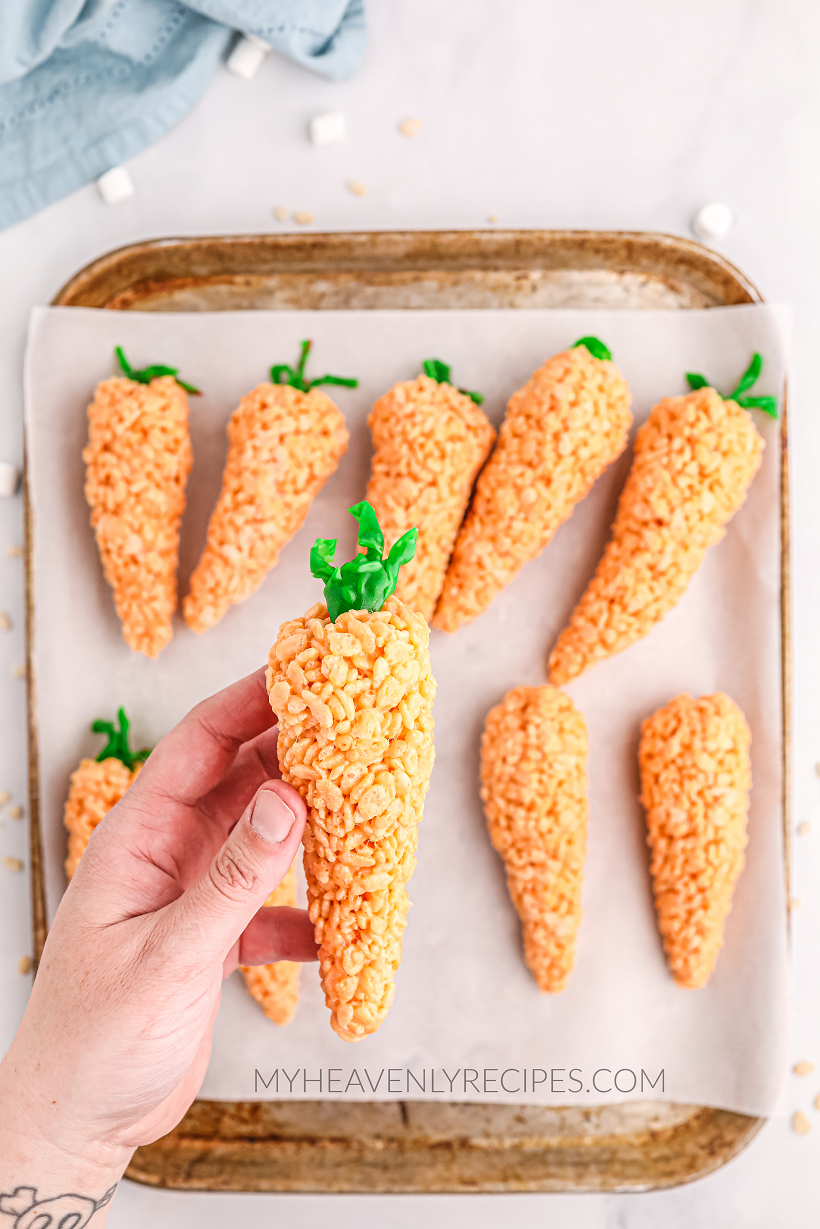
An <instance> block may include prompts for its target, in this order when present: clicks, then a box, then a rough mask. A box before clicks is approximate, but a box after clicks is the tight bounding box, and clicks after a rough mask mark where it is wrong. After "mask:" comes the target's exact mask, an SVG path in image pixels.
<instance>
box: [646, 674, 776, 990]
mask: <svg viewBox="0 0 820 1229" xmlns="http://www.w3.org/2000/svg"><path fill="white" fill-rule="evenodd" d="M750 742H751V735H750V733H749V727H748V725H747V724H746V719H745V717H744V716H743V713H742V712H741V711H740V709H739V708H738V706H737V705H736V704H735V702H734V700H730V699H729V697H728V696H725V695H723V694H722V693H721V692H718V693H717V694H716V695H713V696H701V698H700V699H699V700H694V699H693V698H692V696H689V695H680V696H676V698H675V699H674V700H672V701H671V703H669V704H667V705H666V706H665V708H659V709H658V711H657V712H656V713H653V714H652V716H651V717H649V718H647V720H646V721H644V723H643V725H642V727H641V741H640V748H639V752H638V759H639V763H640V769H641V802H642V804H643V805H644V807H645V808H646V823H647V841H648V844H649V848H650V850H651V861H650V872H651V875H652V886H653V889H654V894H655V908H656V909H657V911H658V921H659V924H660V931H661V935H662V936H663V943H664V947H665V949H666V958H667V961H668V963H669V968H670V970H671V972H672V976H673V977H674V979H675V981H676V982H677V984H678V985H679V986H685V987H688V988H689V989H691V990H697V989H698V988H699V987H700V986H705V985H706V983H707V981H708V980H709V978H710V976H711V974H712V971H713V969H714V967H715V962H716V960H717V958H718V953H719V951H720V949H721V947H722V946H723V928H724V924H725V922H726V918H727V916H728V913H729V910H730V909H731V907H732V894H733V892H734V888H735V884H736V882H737V879H738V876H739V875H740V872H741V871H742V870H743V865H744V862H745V855H744V850H745V848H746V842H747V835H746V817H747V813H748V810H749V790H750V788H751V784H752V774H751V766H750V762H749V743H750Z"/></svg>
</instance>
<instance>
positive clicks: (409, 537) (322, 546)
mask: <svg viewBox="0 0 820 1229" xmlns="http://www.w3.org/2000/svg"><path fill="white" fill-rule="evenodd" d="M348 511H349V512H350V515H351V516H353V517H355V518H356V520H357V521H358V522H359V546H360V547H361V548H363V550H364V554H362V553H361V552H360V553H359V554H357V555H356V556H355V557H354V558H353V559H350V560H348V562H347V563H342V564H340V565H339V566H338V567H336V566H334V563H333V556H334V554H335V553H336V539H335V538H317V539H316V541H315V542H314V544H313V547H312V548H311V552H310V571H311V574H312V575H313V576H315V577H316V579H317V580H321V581H323V582H324V586H325V602H326V604H327V610H328V614H329V615H330V618H331V620H332V622H334V623H335V622H336V620H337V619H338V617H339V615H340V614H344V612H345V611H346V610H372V611H375V610H381V608H382V606H383V605H384V603H385V602H386V601H387V599H388V598H389V597H390V594H391V593H394V592H395V589H396V585H397V583H398V579H399V568H400V567H401V566H402V564H405V563H409V562H410V560H411V559H412V558H413V555H414V554H415V552H416V539H417V538H418V536H419V531H418V529H408V530H407V533H403V534H402V536H401V537H400V538H399V539H398V541H397V542H394V543H393V545H392V547H391V548H390V552H389V554H388V556H387V558H386V559H384V558H383V557H382V556H383V552H384V534H383V533H382V531H381V527H380V525H379V522H378V519H377V517H376V513H375V512H374V510H373V508H372V507H371V505H370V504H369V503H368V502H367V500H366V499H363V500H362V501H361V503H358V504H354V505H353V507H352V508H349V509H348Z"/></svg>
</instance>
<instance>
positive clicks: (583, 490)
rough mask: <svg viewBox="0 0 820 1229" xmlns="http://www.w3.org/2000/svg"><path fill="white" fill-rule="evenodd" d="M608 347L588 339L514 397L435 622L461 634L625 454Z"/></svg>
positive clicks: (625, 424) (621, 404) (616, 377)
mask: <svg viewBox="0 0 820 1229" xmlns="http://www.w3.org/2000/svg"><path fill="white" fill-rule="evenodd" d="M610 358H611V356H610V353H609V351H608V350H607V348H606V346H604V344H603V343H602V342H601V341H599V340H598V339H597V338H595V337H583V338H581V340H580V341H578V342H576V343H575V345H574V346H573V347H572V349H571V350H565V351H564V352H563V353H562V354H557V355H556V356H555V357H554V358H551V359H550V360H549V361H548V362H546V363H545V364H544V366H543V367H540V368H539V369H538V371H536V372H535V374H534V375H533V376H532V377H531V378H530V379H529V380H528V381H527V383H526V384H525V385H524V387H523V388H520V389H519V390H518V392H517V393H513V395H512V397H511V398H510V400H509V403H508V405H507V414H506V417H505V418H504V422H503V423H502V425H501V430H500V432H499V436H498V443H497V444H496V446H495V449H494V451H493V454H492V456H491V457H490V459H489V461H488V462H487V464H486V466H485V467H484V469H483V470H482V472H481V475H480V476H479V479H478V483H477V484H476V492H475V497H474V499H473V503H472V507H471V508H470V511H469V512H468V513H467V517H466V520H465V521H464V524H463V526H462V529H461V533H460V534H459V536H458V539H457V541H456V546H455V551H454V552H453V557H452V559H451V560H450V566H449V569H448V571H447V575H446V576H445V578H444V587H443V589H442V593H441V597H440V599H439V603H438V606H437V608H436V613H435V615H434V617H433V625H434V627H440V628H442V629H443V630H444V631H446V632H454V631H456V630H457V629H458V628H459V627H460V626H461V625H462V623H469V622H471V621H472V620H473V619H475V618H477V617H478V615H480V614H483V613H484V611H485V610H486V609H487V607H488V606H489V604H490V602H491V601H492V600H493V598H494V597H496V596H497V594H499V593H500V592H501V590H502V589H503V588H504V587H505V585H508V584H509V583H510V581H511V580H512V579H513V578H514V577H515V576H517V575H518V573H519V572H520V571H521V568H522V567H523V566H524V564H525V563H528V562H529V561H530V559H535V557H536V556H537V555H539V554H540V553H541V551H542V550H543V549H544V547H545V546H546V545H547V543H548V542H549V541H550V540H551V539H552V537H553V535H554V534H555V531H556V530H557V529H558V527H559V526H560V525H562V524H563V522H564V521H565V520H567V519H568V518H569V517H570V516H571V515H572V511H573V509H574V507H575V505H576V504H577V503H579V502H580V500H582V499H583V498H584V496H585V495H586V494H587V493H588V492H589V490H590V488H591V487H592V485H593V483H594V482H595V480H596V479H597V478H599V477H600V475H601V474H602V473H603V471H604V470H605V469H606V467H607V466H608V465H610V464H611V463H612V461H614V460H615V458H616V457H618V456H620V454H621V453H622V452H623V450H624V448H625V447H626V441H627V436H628V433H629V428H630V425H631V423H632V414H631V412H630V408H629V407H630V404H631V401H632V396H631V393H630V391H629V385H628V384H627V382H626V380H625V379H624V378H623V376H622V375H621V373H620V371H619V370H618V368H617V367H616V366H615V364H614V363H612V362H610Z"/></svg>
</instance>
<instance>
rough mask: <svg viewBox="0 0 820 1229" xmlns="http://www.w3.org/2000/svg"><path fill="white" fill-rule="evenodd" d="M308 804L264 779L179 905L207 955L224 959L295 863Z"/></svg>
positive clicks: (277, 783)
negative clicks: (214, 855) (211, 860)
mask: <svg viewBox="0 0 820 1229" xmlns="http://www.w3.org/2000/svg"><path fill="white" fill-rule="evenodd" d="M305 817H306V812H305V804H304V802H303V801H302V799H301V798H300V796H299V794H298V793H297V792H296V790H295V789H294V788H293V787H292V786H290V785H287V784H285V782H284V781H266V782H265V783H264V784H263V785H260V787H259V789H258V790H257V791H256V794H255V795H254V797H253V798H252V799H251V801H250V803H249V805H248V806H247V807H246V808H245V811H244V813H243V815H242V818H241V819H240V820H239V822H238V823H237V824H236V826H235V827H234V829H233V830H232V831H231V833H230V834H229V836H228V838H227V840H226V841H225V844H224V845H223V846H222V848H221V849H220V850H219V852H218V853H217V855H216V857H215V858H214V860H213V862H211V864H210V866H209V867H208V868H207V870H206V871H205V872H204V873H203V874H202V875H200V877H199V879H197V880H196V881H195V882H194V883H192V884H191V886H190V887H189V888H188V890H187V891H186V892H185V893H184V894H183V895H182V896H181V897H180V898H179V899H178V900H177V901H176V902H175V904H174V909H175V911H177V912H178V919H177V920H178V922H179V923H181V924H182V926H183V928H184V929H185V928H187V927H188V926H190V927H191V929H192V930H193V931H194V933H195V934H196V945H197V947H198V948H199V949H200V951H201V952H202V954H203V955H205V954H206V953H207V954H208V955H210V956H212V957H214V958H218V959H220V960H221V959H222V958H223V957H224V956H225V954H226V953H227V952H228V951H229V950H230V948H231V947H232V946H233V944H234V943H235V942H236V940H237V939H238V938H239V936H240V935H241V934H242V932H243V930H244V929H245V927H246V926H247V925H248V923H249V922H250V920H251V918H252V917H253V916H254V915H255V914H256V913H257V911H258V910H259V909H260V908H261V907H262V906H263V905H264V903H265V901H266V900H267V898H268V896H269V895H270V893H271V892H272V891H273V889H274V888H275V887H278V885H279V884H280V883H281V882H282V880H283V879H284V877H285V875H286V873H287V871H288V869H289V867H290V864H291V862H292V861H293V859H294V857H295V855H296V850H297V848H298V846H299V842H300V840H301V838H302V829H303V828H304V826H305Z"/></svg>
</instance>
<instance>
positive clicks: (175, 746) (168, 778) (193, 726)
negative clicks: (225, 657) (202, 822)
mask: <svg viewBox="0 0 820 1229" xmlns="http://www.w3.org/2000/svg"><path fill="white" fill-rule="evenodd" d="M275 723H276V717H275V715H274V713H273V710H272V709H271V706H270V703H269V701H268V691H267V687H266V685H265V667H264V666H263V667H262V668H261V669H259V670H255V671H254V673H253V674H249V675H247V676H246V677H245V678H243V679H240V680H239V682H237V683H232V684H231V686H230V687H226V688H225V689H224V690H223V691H218V692H217V693H216V695H214V696H210V697H209V699H207V700H203V701H202V703H201V704H197V706H196V708H193V709H191V711H190V713H188V715H187V717H184V718H183V719H182V721H180V723H179V725H177V726H175V727H174V729H173V730H171V732H170V733H169V734H166V736H165V738H163V740H162V742H160V743H159V744H158V745H157V747H156V748H155V749H154V750H153V751H152V752H151V755H150V756H149V758H148V760H147V761H146V764H145V767H144V768H143V770H142V772H141V773H140V775H139V777H138V778H137V781H135V783H134V784H135V785H138V786H139V792H140V793H142V792H143V791H145V790H150V791H151V792H152V793H158V794H161V795H162V796H163V797H164V798H169V799H171V800H172V801H174V802H182V803H185V804H186V805H188V806H190V805H192V804H193V803H195V802H196V801H198V799H200V798H202V796H203V795H204V794H207V793H209V792H210V791H211V790H212V789H214V787H215V786H217V785H218V784H219V782H220V781H221V780H222V778H223V777H224V775H225V773H226V772H227V770H228V769H229V768H230V766H231V764H232V763H233V761H234V759H235V758H236V755H237V752H238V751H239V748H240V747H241V746H242V744H243V743H246V742H249V741H250V739H252V738H256V737H257V735H259V734H262V733H263V732H264V731H265V730H267V729H270V727H271V726H272V725H275Z"/></svg>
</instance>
